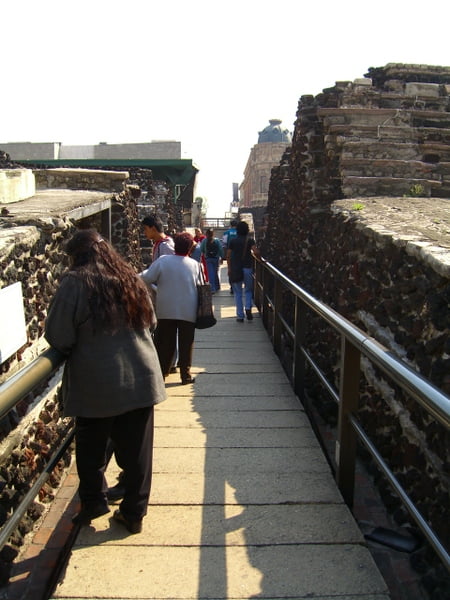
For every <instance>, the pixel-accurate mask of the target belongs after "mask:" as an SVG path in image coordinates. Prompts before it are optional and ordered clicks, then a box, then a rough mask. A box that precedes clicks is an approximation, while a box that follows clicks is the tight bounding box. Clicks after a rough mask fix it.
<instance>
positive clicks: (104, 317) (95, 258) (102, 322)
mask: <svg viewBox="0 0 450 600" xmlns="http://www.w3.org/2000/svg"><path fill="white" fill-rule="evenodd" d="M66 252H67V254H68V255H69V256H70V258H71V273H72V274H74V275H75V276H76V277H78V278H79V279H81V280H82V281H83V282H84V284H85V286H86V289H87V293H88V300H89V307H90V310H91V314H92V319H93V323H94V328H95V330H97V329H98V328H99V329H101V330H103V331H110V332H114V331H116V330H117V329H118V328H119V327H120V326H126V327H130V328H132V329H144V328H146V327H150V325H151V323H152V320H153V306H152V303H151V300H150V298H149V294H148V291H147V288H146V286H145V284H144V283H143V281H142V280H141V278H140V277H139V276H138V275H137V274H136V273H135V272H134V271H133V269H132V267H131V266H130V265H129V264H128V263H127V262H126V261H125V260H124V259H123V258H122V257H121V256H120V254H118V252H116V250H114V248H113V247H112V246H111V244H110V243H109V242H107V241H106V240H105V239H103V238H102V237H101V235H100V234H99V233H98V232H97V231H95V229H81V230H79V231H77V232H76V233H75V234H74V236H73V237H72V238H71V239H70V240H69V241H68V242H67V244H66Z"/></svg>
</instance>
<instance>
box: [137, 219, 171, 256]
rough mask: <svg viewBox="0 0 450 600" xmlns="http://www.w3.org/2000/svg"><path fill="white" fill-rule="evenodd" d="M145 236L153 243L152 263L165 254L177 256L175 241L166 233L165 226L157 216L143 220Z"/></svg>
mask: <svg viewBox="0 0 450 600" xmlns="http://www.w3.org/2000/svg"><path fill="white" fill-rule="evenodd" d="M141 224H142V227H143V228H144V235H145V237H146V238H147V239H148V240H151V241H152V242H153V252H152V261H155V260H156V259H157V258H159V257H160V256H163V255H164V254H175V248H174V243H173V239H172V238H171V237H170V236H168V235H166V234H165V233H164V225H163V222H162V221H161V219H160V218H159V217H158V216H156V215H154V214H153V215H149V216H148V217H144V218H143V219H142V223H141Z"/></svg>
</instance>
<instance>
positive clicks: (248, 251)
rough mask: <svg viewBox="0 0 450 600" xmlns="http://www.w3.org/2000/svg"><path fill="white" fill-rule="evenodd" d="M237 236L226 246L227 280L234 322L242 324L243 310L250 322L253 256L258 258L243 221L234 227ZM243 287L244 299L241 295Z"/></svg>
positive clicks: (257, 252)
mask: <svg viewBox="0 0 450 600" xmlns="http://www.w3.org/2000/svg"><path fill="white" fill-rule="evenodd" d="M236 231H237V235H236V237H234V238H232V239H231V240H230V242H229V244H228V250H227V264H228V278H229V280H230V282H231V285H232V288H233V294H234V301H235V305H236V321H238V322H239V323H243V322H244V308H245V315H246V316H247V319H248V320H249V321H251V320H252V319H253V315H252V304H253V256H252V254H254V255H255V256H259V251H258V249H257V247H256V242H255V240H254V239H253V238H252V237H250V236H249V227H248V224H247V223H246V222H245V221H240V222H239V223H238V224H237V226H236ZM242 286H244V297H243V295H242Z"/></svg>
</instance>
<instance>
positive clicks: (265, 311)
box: [261, 268, 271, 329]
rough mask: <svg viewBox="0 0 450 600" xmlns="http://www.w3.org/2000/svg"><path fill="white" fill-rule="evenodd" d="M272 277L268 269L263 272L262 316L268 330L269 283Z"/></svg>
mask: <svg viewBox="0 0 450 600" xmlns="http://www.w3.org/2000/svg"><path fill="white" fill-rule="evenodd" d="M270 277H271V274H270V273H269V271H268V269H264V268H263V271H262V277H261V283H262V291H261V293H262V298H261V300H262V302H261V315H262V320H263V323H264V327H265V328H266V329H267V325H268V323H269V300H268V297H267V287H268V284H267V281H268V279H269V278H270Z"/></svg>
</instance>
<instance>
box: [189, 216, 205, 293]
mask: <svg viewBox="0 0 450 600" xmlns="http://www.w3.org/2000/svg"><path fill="white" fill-rule="evenodd" d="M205 238H206V235H205V234H204V233H203V232H202V230H201V229H199V228H198V227H196V228H195V235H194V242H195V243H196V244H197V245H196V247H195V250H194V252H195V256H194V255H192V254H191V256H192V258H195V259H196V260H201V262H202V267H203V274H204V275H205V281H209V278H208V269H207V267H206V260H205V257H204V256H203V254H202V251H201V249H200V244H201V243H202V241H203V240H204V239H205ZM199 257H200V258H199Z"/></svg>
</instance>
